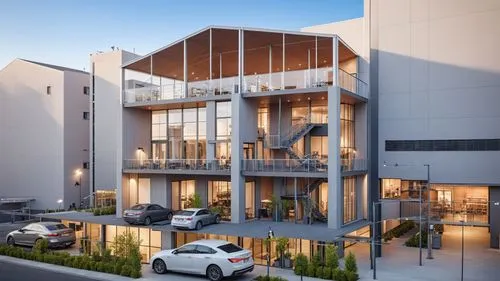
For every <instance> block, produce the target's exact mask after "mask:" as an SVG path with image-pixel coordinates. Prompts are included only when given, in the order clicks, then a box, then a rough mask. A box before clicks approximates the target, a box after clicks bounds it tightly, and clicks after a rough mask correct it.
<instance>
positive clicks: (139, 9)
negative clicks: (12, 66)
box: [0, 0, 363, 71]
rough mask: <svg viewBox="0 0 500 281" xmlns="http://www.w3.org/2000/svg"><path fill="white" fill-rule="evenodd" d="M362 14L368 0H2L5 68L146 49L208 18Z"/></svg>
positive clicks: (257, 23) (287, 25) (287, 20)
mask: <svg viewBox="0 0 500 281" xmlns="http://www.w3.org/2000/svg"><path fill="white" fill-rule="evenodd" d="M361 16H363V0H245V1H241V0H141V1H140V0H134V1H132V0H85V1H84V0H78V1H77V0H2V5H1V9H0V69H2V68H3V67H5V66H6V65H7V64H8V63H10V62H11V61H12V60H14V59H16V58H23V59H28V60H34V61H39V62H44V63H49V64H56V65H61V66H66V67H71V68H75V69H80V70H87V71H88V68H89V54H91V53H95V52H97V51H109V50H111V46H117V47H119V48H120V49H123V50H127V51H131V52H132V51H135V52H136V53H137V54H140V55H144V54H147V53H149V52H151V51H153V50H156V49H158V48H161V47H163V46H165V45H167V44H169V43H171V42H173V41H175V40H178V39H180V38H183V37H185V36H186V35H189V34H191V33H193V32H195V31H197V30H199V29H202V28H204V27H206V26H208V25H224V26H244V27H260V28H270V29H281V30H299V29H300V28H301V27H306V26H311V25H317V24H324V23H330V22H334V21H341V20H347V19H351V18H357V17H361Z"/></svg>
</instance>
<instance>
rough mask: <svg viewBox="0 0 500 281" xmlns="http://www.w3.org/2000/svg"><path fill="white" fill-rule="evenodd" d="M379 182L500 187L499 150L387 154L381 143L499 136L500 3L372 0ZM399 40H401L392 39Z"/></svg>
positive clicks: (453, 0)
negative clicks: (404, 180) (394, 164)
mask: <svg viewBox="0 0 500 281" xmlns="http://www.w3.org/2000/svg"><path fill="white" fill-rule="evenodd" d="M372 8H373V9H372V16H373V18H372V25H373V26H378V27H377V28H374V29H372V31H373V32H372V34H371V36H372V40H376V41H377V42H378V45H377V46H373V47H374V48H377V52H378V66H377V69H378V83H379V88H378V90H379V98H380V102H379V107H380V108H379V126H380V128H379V153H380V159H379V165H380V166H381V164H382V163H383V161H388V162H397V163H401V164H410V165H415V167H409V168H382V167H381V168H380V173H379V176H380V177H399V178H409V179H426V170H425V167H423V166H422V165H423V164H430V165H431V182H434V183H464V184H485V185H487V184H491V185H498V184H499V183H500V174H499V173H498V167H499V166H500V152H499V151H494V152H493V151H488V152H386V151H385V141H386V140H426V139H429V140H432V139H491V138H500V130H499V129H498V124H499V122H500V111H498V104H500V95H498V92H500V83H499V82H498V81H500V79H499V78H500V65H499V64H498V63H497V62H498V61H500V52H498V50H497V48H496V47H495V46H498V45H499V44H500V2H499V1H496V0H479V1H467V0H460V1H456V0H438V1H429V0H427V1H422V0H412V1H410V0H390V1H389V0H384V1H377V0H374V1H372ZM394 38H398V40H394Z"/></svg>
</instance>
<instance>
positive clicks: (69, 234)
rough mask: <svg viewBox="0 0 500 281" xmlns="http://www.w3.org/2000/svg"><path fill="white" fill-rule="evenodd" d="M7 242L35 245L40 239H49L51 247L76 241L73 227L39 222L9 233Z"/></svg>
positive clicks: (65, 245) (57, 223)
mask: <svg viewBox="0 0 500 281" xmlns="http://www.w3.org/2000/svg"><path fill="white" fill-rule="evenodd" d="M6 239H7V244H9V245H24V246H33V245H35V243H36V241H38V240H40V239H47V241H48V242H49V247H51V248H55V247H68V246H71V245H73V244H75V242H76V237H75V232H74V231H73V229H71V228H68V227H66V226H65V225H64V224H62V223H59V222H38V223H32V224H28V225H27V226H25V227H23V228H21V229H19V230H14V231H12V232H10V233H9V234H7V238H6Z"/></svg>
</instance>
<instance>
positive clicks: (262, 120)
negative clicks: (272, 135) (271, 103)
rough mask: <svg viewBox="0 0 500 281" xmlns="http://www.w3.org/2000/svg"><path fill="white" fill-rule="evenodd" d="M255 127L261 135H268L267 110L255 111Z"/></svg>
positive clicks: (265, 108)
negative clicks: (260, 131)
mask: <svg viewBox="0 0 500 281" xmlns="http://www.w3.org/2000/svg"><path fill="white" fill-rule="evenodd" d="M257 127H258V128H259V130H262V131H263V132H262V133H263V134H269V108H268V107H260V108H259V109H258V111H257Z"/></svg>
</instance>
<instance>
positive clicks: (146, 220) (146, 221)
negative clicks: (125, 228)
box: [144, 217, 151, 225]
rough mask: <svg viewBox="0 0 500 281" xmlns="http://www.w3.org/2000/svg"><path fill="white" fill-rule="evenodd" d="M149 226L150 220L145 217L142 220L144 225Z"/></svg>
mask: <svg viewBox="0 0 500 281" xmlns="http://www.w3.org/2000/svg"><path fill="white" fill-rule="evenodd" d="M150 224H151V218H150V217H146V218H145V219H144V225H150Z"/></svg>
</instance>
